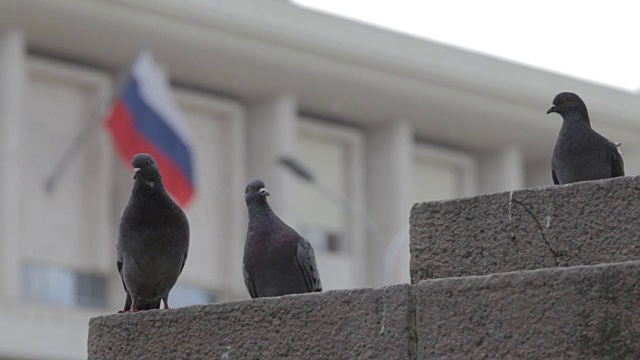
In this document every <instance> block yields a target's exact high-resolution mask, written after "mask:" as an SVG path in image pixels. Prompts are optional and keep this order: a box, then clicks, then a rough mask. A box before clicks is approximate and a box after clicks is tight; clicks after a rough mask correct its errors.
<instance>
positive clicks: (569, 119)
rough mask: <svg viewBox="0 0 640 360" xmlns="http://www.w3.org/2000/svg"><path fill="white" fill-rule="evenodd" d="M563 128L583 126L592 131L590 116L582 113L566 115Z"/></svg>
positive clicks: (563, 119) (563, 118)
mask: <svg viewBox="0 0 640 360" xmlns="http://www.w3.org/2000/svg"><path fill="white" fill-rule="evenodd" d="M562 126H563V127H575V126H582V127H586V128H588V129H591V121H590V120H589V116H588V115H587V116H585V115H584V114H581V113H580V112H577V111H575V112H570V113H568V114H564V115H563V116H562Z"/></svg>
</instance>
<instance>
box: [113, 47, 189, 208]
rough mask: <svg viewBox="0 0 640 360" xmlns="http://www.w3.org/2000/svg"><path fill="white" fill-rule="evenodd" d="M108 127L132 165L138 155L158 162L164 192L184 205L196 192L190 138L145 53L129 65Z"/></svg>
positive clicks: (158, 72) (165, 85)
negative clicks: (148, 155)
mask: <svg viewBox="0 0 640 360" xmlns="http://www.w3.org/2000/svg"><path fill="white" fill-rule="evenodd" d="M106 126H107V129H108V130H109V132H110V134H111V138H112V140H113V142H114V144H115V146H116V148H117V150H118V154H119V155H120V157H121V158H122V160H124V161H125V162H126V164H130V162H131V158H132V157H133V156H134V155H135V154H137V153H141V152H144V153H149V154H151V156H153V157H154V158H155V160H156V162H157V163H158V167H159V168H160V172H161V174H162V180H163V183H164V186H165V188H166V189H167V192H169V194H171V196H172V197H173V198H174V199H175V200H176V202H177V203H178V204H179V205H180V206H181V207H183V208H185V207H186V206H188V205H189V203H190V202H191V200H192V199H193V196H194V194H195V184H194V171H193V145H192V144H193V141H192V137H191V134H190V132H189V129H188V128H187V124H186V122H185V121H184V118H183V116H182V113H181V111H180V108H179V107H178V105H177V103H176V101H175V99H174V98H173V96H172V94H171V89H170V87H169V84H168V83H167V80H166V78H165V77H164V75H163V73H162V71H161V70H160V67H159V66H158V64H157V63H156V62H155V60H154V59H153V56H152V55H151V53H149V52H148V51H141V52H140V54H139V55H138V58H137V59H136V61H135V62H134V63H133V66H132V68H131V71H130V74H129V77H128V79H127V83H126V86H125V87H124V90H123V91H122V93H121V94H120V96H119V97H118V98H117V99H116V100H115V101H114V103H113V106H112V107H111V111H110V113H109V115H108V116H107V119H106Z"/></svg>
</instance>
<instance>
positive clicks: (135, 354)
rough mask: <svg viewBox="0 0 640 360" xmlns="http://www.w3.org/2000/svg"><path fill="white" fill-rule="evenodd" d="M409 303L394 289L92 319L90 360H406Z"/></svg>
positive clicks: (404, 289)
mask: <svg viewBox="0 0 640 360" xmlns="http://www.w3.org/2000/svg"><path fill="white" fill-rule="evenodd" d="M414 299H415V294H414V293H413V287H412V286H410V285H397V286H390V287H385V288H380V289H360V290H345V291H328V292H324V293H319V294H306V295H291V296H284V297H280V298H264V299H257V300H247V301H239V302H230V303H223V304H213V305H200V306H191V307H186V308H181V309H171V310H153V311H145V312H139V313H135V314H117V315H109V316H102V317H96V318H93V319H91V321H90V324H89V327H90V328H89V340H88V348H89V350H88V352H89V356H88V358H89V359H229V360H230V359H406V358H410V357H412V356H414V355H415V338H413V337H412V336H411V331H410V330H411V329H410V326H409V324H411V323H412V322H410V321H409V319H414V316H413V314H414V309H413V308H412V307H411V305H410V304H412V303H413V301H412V300H414ZM414 334H415V333H414ZM410 339H412V340H411V341H410ZM410 343H412V344H413V345H414V347H411V346H410ZM411 354H413V355H411Z"/></svg>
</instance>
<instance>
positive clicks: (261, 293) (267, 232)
mask: <svg viewBox="0 0 640 360" xmlns="http://www.w3.org/2000/svg"><path fill="white" fill-rule="evenodd" d="M244 194H245V195H244V199H245V202H246V203H247V210H248V211H249V226H248V230H247V240H246V242H245V245H244V259H243V262H242V272H243V274H244V283H245V285H246V286H247V290H249V294H250V295H251V297H252V298H259V297H267V296H282V295H288V294H301V293H308V292H316V291H322V283H321V282H320V274H319V273H318V267H317V266H316V257H315V254H314V252H313V248H312V247H311V244H309V242H308V241H307V240H306V239H305V238H303V237H302V236H300V235H299V234H298V233H297V232H296V231H295V230H293V229H292V228H290V227H289V226H288V225H287V224H285V223H284V222H283V221H282V220H280V218H279V217H278V216H277V215H276V214H275V213H274V212H273V210H271V207H270V206H269V203H268V202H267V196H269V192H268V191H267V189H266V188H265V185H264V182H262V181H261V180H253V181H251V182H250V183H249V184H248V185H247V187H246V188H245V191H244Z"/></svg>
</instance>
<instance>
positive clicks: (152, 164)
mask: <svg viewBox="0 0 640 360" xmlns="http://www.w3.org/2000/svg"><path fill="white" fill-rule="evenodd" d="M131 165H133V178H134V179H136V180H137V179H141V180H145V181H147V182H152V183H155V182H160V180H161V179H162V176H160V169H159V168H158V164H156V161H155V160H154V159H153V156H151V155H149V154H137V155H136V156H134V157H133V159H132V160H131Z"/></svg>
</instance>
